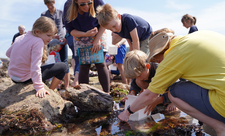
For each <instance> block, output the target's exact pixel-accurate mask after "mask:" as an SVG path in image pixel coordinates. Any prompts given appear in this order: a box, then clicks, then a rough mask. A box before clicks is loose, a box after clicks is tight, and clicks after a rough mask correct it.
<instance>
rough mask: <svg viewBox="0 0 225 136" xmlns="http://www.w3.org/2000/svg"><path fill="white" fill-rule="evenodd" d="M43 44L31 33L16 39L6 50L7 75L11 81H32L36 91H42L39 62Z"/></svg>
mask: <svg viewBox="0 0 225 136" xmlns="http://www.w3.org/2000/svg"><path fill="white" fill-rule="evenodd" d="M43 50H44V42H43V40H42V39H41V38H39V37H36V36H34V35H33V34H32V32H31V31H29V32H27V33H26V34H24V35H22V36H20V37H18V38H16V40H15V42H14V43H13V44H12V46H11V47H10V48H9V49H8V50H7V52H6V56H7V57H9V58H10V62H9V68H8V73H9V76H10V78H11V79H13V80H14V81H17V82H24V81H26V80H28V79H30V78H31V79H32V81H33V86H34V88H35V90H36V91H38V90H40V89H43V88H44V84H43V82H42V75H41V60H42V55H43Z"/></svg>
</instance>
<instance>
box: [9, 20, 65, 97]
mask: <svg viewBox="0 0 225 136" xmlns="http://www.w3.org/2000/svg"><path fill="white" fill-rule="evenodd" d="M56 32H57V28H56V25H55V22H54V21H53V20H52V19H50V18H47V17H40V18H38V19H37V20H36V21H35V22H34V24H33V28H32V31H29V32H27V33H26V34H24V35H22V36H20V37H18V38H17V40H16V41H15V42H14V43H13V44H12V46H11V47H10V48H9V49H8V50H7V52H6V56H7V57H9V58H10V63H9V68H8V73H9V76H10V78H11V79H12V81H13V82H15V83H28V82H33V86H34V88H35V90H36V91H37V93H36V96H38V97H44V96H45V94H46V93H47V94H50V93H49V92H48V91H47V90H45V89H44V84H43V82H42V81H43V80H46V79H49V78H51V77H53V80H52V83H51V85H50V87H49V88H50V89H52V90H54V89H55V88H56V87H57V85H58V84H59V82H60V80H62V79H63V77H64V75H65V73H66V71H67V67H66V65H65V63H62V62H59V63H55V64H49V65H44V66H41V63H44V62H45V60H46V59H47V51H46V47H47V44H48V43H49V41H51V40H52V37H53V36H54V35H55V33H56Z"/></svg>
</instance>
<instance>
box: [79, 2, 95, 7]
mask: <svg viewBox="0 0 225 136" xmlns="http://www.w3.org/2000/svg"><path fill="white" fill-rule="evenodd" d="M92 3H93V2H92V1H90V2H87V3H81V4H79V5H80V6H81V7H83V6H85V5H91V4H92Z"/></svg>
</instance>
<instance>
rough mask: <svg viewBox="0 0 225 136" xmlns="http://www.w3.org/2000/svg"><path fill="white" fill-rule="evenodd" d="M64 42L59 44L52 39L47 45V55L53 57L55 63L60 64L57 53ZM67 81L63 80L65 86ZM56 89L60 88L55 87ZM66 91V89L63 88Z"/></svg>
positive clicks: (56, 40)
mask: <svg viewBox="0 0 225 136" xmlns="http://www.w3.org/2000/svg"><path fill="white" fill-rule="evenodd" d="M64 44H65V43H64V42H60V41H59V40H58V39H52V40H51V41H50V42H49V44H48V53H49V55H54V58H55V62H56V63H58V62H61V59H60V54H59V51H60V50H61V49H62V47H63V46H64ZM67 82H68V81H67V80H65V83H64V84H65V85H67V84H69V83H67ZM57 89H60V86H58V87H57ZM65 89H66V88H65Z"/></svg>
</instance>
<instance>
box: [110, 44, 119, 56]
mask: <svg viewBox="0 0 225 136" xmlns="http://www.w3.org/2000/svg"><path fill="white" fill-rule="evenodd" d="M117 50H118V47H117V46H114V45H110V46H109V54H110V55H116V54H117Z"/></svg>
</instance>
